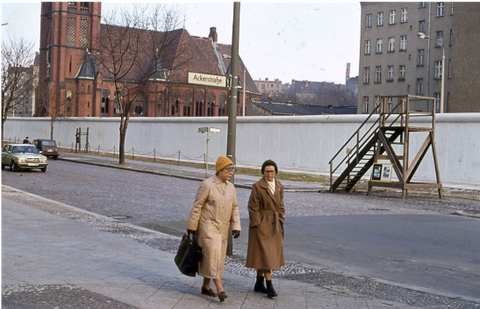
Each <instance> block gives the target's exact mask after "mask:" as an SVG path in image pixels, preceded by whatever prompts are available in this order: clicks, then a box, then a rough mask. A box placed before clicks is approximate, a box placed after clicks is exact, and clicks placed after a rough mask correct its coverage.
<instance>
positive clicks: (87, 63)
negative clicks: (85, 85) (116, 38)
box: [75, 49, 98, 79]
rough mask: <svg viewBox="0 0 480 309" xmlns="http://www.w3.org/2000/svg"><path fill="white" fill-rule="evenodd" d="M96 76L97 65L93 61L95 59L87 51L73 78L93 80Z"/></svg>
mask: <svg viewBox="0 0 480 309" xmlns="http://www.w3.org/2000/svg"><path fill="white" fill-rule="evenodd" d="M97 74H98V65H97V63H96V61H95V58H94V57H93V56H92V54H91V53H90V52H89V51H88V49H87V50H86V52H85V57H84V58H83V62H82V64H81V65H80V68H79V70H78V73H77V75H76V76H75V78H80V79H95V78H96V77H97Z"/></svg>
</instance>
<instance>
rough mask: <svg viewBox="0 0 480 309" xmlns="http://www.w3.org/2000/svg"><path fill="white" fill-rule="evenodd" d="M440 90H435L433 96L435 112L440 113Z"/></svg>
mask: <svg viewBox="0 0 480 309" xmlns="http://www.w3.org/2000/svg"><path fill="white" fill-rule="evenodd" d="M440 94H441V93H440V92H435V93H434V94H433V96H434V97H435V112H436V113H440V107H441V106H440V102H441V96H440Z"/></svg>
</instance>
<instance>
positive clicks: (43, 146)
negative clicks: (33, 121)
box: [33, 139, 60, 159]
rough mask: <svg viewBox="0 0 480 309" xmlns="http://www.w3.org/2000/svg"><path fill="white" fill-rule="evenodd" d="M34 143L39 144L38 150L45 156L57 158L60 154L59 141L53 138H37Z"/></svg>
mask: <svg viewBox="0 0 480 309" xmlns="http://www.w3.org/2000/svg"><path fill="white" fill-rule="evenodd" d="M33 144H34V145H35V146H37V149H38V151H39V152H40V153H41V154H43V155H44V156H47V157H52V158H54V159H56V158H58V156H59V155H60V154H59V153H58V148H57V143H56V142H55V141H54V140H53V139H35V140H33Z"/></svg>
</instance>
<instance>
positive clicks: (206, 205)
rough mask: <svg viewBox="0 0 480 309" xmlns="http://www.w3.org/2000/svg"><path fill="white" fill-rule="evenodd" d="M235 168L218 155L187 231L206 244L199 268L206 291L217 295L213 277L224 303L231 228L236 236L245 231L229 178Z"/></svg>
mask: <svg viewBox="0 0 480 309" xmlns="http://www.w3.org/2000/svg"><path fill="white" fill-rule="evenodd" d="M234 170H235V166H234V165H233V162H232V161H231V160H230V159H229V158H227V157H224V156H220V157H218V159H217V162H216V164H215V171H216V174H215V176H212V177H210V178H208V179H205V180H204V181H203V182H202V183H201V185H200V187H199V188H198V191H197V195H196V197H195V202H194V204H193V207H192V210H191V211H190V216H189V219H188V223H187V231H188V232H189V233H194V234H195V241H196V242H197V243H198V245H199V246H200V247H202V253H203V256H202V259H201V260H200V263H199V267H198V274H199V275H200V276H202V277H204V279H203V285H202V294H205V295H208V296H211V297H215V296H217V294H216V293H215V292H213V290H212V289H211V287H210V280H212V279H213V282H215V285H216V287H217V292H218V298H219V299H220V301H222V302H223V301H224V300H225V298H227V294H226V293H225V289H224V288H223V283H222V275H223V271H224V266H225V255H226V254H227V242H228V232H229V228H230V226H231V230H232V232H233V237H234V238H238V237H239V236H240V230H241V227H240V215H239V212H238V203H237V193H236V191H235V187H234V186H233V184H232V183H231V182H229V181H228V180H230V178H231V177H232V175H233V172H234Z"/></svg>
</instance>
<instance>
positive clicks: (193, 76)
mask: <svg viewBox="0 0 480 309" xmlns="http://www.w3.org/2000/svg"><path fill="white" fill-rule="evenodd" d="M188 83H189V84H197V85H204V86H213V87H227V77H226V76H224V75H212V74H204V73H195V72H188Z"/></svg>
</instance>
